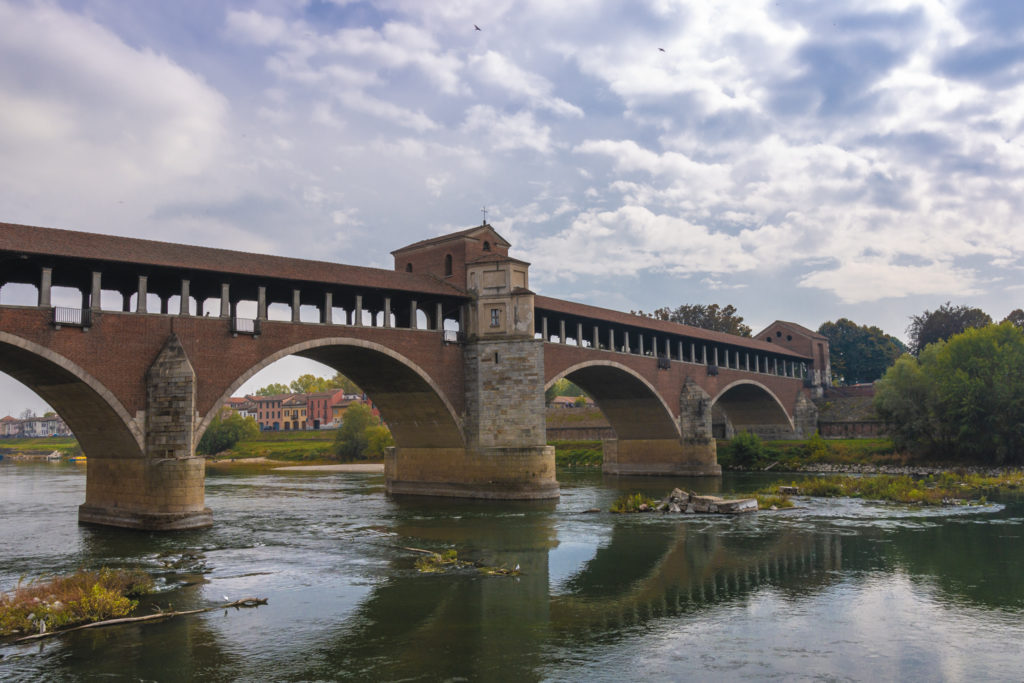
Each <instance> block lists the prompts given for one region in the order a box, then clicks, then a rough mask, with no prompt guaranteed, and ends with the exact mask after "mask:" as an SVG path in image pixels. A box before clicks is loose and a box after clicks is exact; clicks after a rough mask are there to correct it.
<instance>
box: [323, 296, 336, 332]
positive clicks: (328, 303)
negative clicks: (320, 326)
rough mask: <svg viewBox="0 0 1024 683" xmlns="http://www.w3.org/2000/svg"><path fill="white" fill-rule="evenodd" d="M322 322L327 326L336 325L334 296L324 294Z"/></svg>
mask: <svg viewBox="0 0 1024 683" xmlns="http://www.w3.org/2000/svg"><path fill="white" fill-rule="evenodd" d="M320 322H322V323H324V324H326V325H333V324H334V294H333V293H332V292H324V307H323V309H322V310H321V311H320Z"/></svg>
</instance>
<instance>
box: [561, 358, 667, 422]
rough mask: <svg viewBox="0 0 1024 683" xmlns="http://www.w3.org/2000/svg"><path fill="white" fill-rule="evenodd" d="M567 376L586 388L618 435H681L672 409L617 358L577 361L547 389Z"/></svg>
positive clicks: (655, 391)
mask: <svg viewBox="0 0 1024 683" xmlns="http://www.w3.org/2000/svg"><path fill="white" fill-rule="evenodd" d="M563 378H565V379H568V380H569V381H570V382H572V383H573V384H576V385H578V386H579V387H580V388H582V389H583V390H584V391H586V392H587V393H588V394H589V395H590V397H591V398H593V399H594V402H595V403H596V404H597V407H598V408H600V409H601V412H602V413H604V416H605V418H607V420H608V422H609V423H610V424H611V426H612V429H614V430H615V435H616V436H617V437H618V438H619V439H623V440H634V439H678V438H679V425H678V423H677V422H676V420H675V418H674V417H673V413H672V410H671V409H670V408H669V406H668V405H667V404H666V403H665V400H664V399H663V398H662V397H661V395H660V394H659V393H658V390H657V389H655V388H654V386H653V385H651V383H650V382H648V381H647V380H646V379H644V378H643V377H642V376H641V375H639V374H638V373H637V372H636V371H634V370H632V369H630V368H629V367H627V366H625V365H622V364H620V363H616V362H615V361H606V360H593V361H586V362H583V363H578V364H576V365H573V366H571V367H569V368H567V369H566V370H564V371H562V372H561V373H559V374H558V375H555V376H554V377H552V378H551V381H549V382H548V383H547V384H546V385H545V386H544V389H545V390H547V389H549V388H550V387H551V386H552V385H553V384H554V383H555V382H557V381H558V380H560V379H563Z"/></svg>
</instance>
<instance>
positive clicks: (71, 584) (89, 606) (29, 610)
mask: <svg viewBox="0 0 1024 683" xmlns="http://www.w3.org/2000/svg"><path fill="white" fill-rule="evenodd" d="M152 590H153V580H152V579H151V578H150V577H149V575H148V574H146V573H145V572H143V571H142V570H138V569H133V570H125V569H107V568H103V569H99V570H96V571H87V570H79V571H77V572H75V573H74V574H72V575H70V576H57V577H52V578H49V579H46V580H37V581H32V582H31V583H29V584H28V585H24V586H23V585H20V583H19V585H18V587H17V588H15V589H14V590H13V591H10V592H8V593H3V594H0V636H11V635H18V634H28V633H38V632H40V631H42V630H43V629H45V630H47V631H53V630H57V629H61V628H67V627H70V626H75V625H78V624H88V623H92V622H96V621H103V620H105V619H114V618H117V617H124V616H127V615H129V614H131V612H132V610H134V609H135V607H136V606H137V605H138V601H137V600H133V599H132V598H134V597H138V596H140V595H145V594H146V593H149V592H152Z"/></svg>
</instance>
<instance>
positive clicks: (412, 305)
mask: <svg viewBox="0 0 1024 683" xmlns="http://www.w3.org/2000/svg"><path fill="white" fill-rule="evenodd" d="M418 310H419V307H418V306H417V305H416V300H415V299H413V300H412V301H410V302H409V329H410V330H416V329H419V328H418V326H417V325H416V312H417V311H418Z"/></svg>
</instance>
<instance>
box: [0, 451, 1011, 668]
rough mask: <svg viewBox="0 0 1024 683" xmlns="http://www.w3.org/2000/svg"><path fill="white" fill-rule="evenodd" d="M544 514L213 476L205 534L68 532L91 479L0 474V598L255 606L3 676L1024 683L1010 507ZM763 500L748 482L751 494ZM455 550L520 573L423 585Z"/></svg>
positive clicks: (59, 653)
mask: <svg viewBox="0 0 1024 683" xmlns="http://www.w3.org/2000/svg"><path fill="white" fill-rule="evenodd" d="M562 480H563V481H562V485H563V496H562V499H561V500H560V501H559V502H558V503H557V504H556V503H554V502H548V503H524V504H512V503H509V504H503V503H494V502H474V501H450V500H423V499H411V500H393V499H389V498H387V497H386V496H385V495H384V493H383V480H382V477H380V476H375V475H361V474H360V475H355V474H331V475H315V474H308V473H288V474H279V475H274V474H262V475H251V474H249V475H247V474H226V475H219V474H218V475H211V476H209V477H208V479H207V504H208V505H209V506H210V507H211V508H212V509H213V510H214V515H215V520H216V524H215V526H214V527H213V528H212V529H209V530H204V531H196V532H183V533H179V534H150V533H145V532H129V531H120V530H113V529H102V528H88V527H79V526H77V524H76V522H75V519H76V511H77V510H76V509H77V506H78V505H79V504H80V503H81V502H82V500H83V499H84V484H85V479H84V476H83V472H82V471H81V470H77V469H74V468H73V467H66V466H60V465H49V464H40V465H26V464H19V465H12V464H5V463H0V519H3V521H4V523H3V526H2V527H0V588H4V589H8V588H10V587H13V586H14V585H16V584H17V582H18V580H19V577H22V576H28V577H33V576H39V575H41V574H46V573H57V572H66V571H73V570H74V569H76V568H77V567H79V566H89V567H92V566H101V565H110V566H119V565H127V566H142V567H145V568H147V569H148V570H150V571H152V572H154V573H156V574H157V575H158V576H159V577H161V581H162V582H163V584H164V587H163V589H162V590H161V591H160V592H159V593H158V594H157V595H155V596H152V597H151V598H149V599H148V600H147V601H146V604H143V605H142V606H140V613H145V612H146V611H148V610H149V609H152V606H153V604H157V605H159V606H161V607H163V608H167V607H169V606H173V608H174V609H188V608H192V607H199V606H207V605H211V604H217V603H219V602H221V601H222V600H223V598H224V597H225V596H226V597H228V598H230V599H238V598H241V597H245V596H249V595H259V596H261V597H268V598H269V599H270V604H269V605H268V606H267V607H261V608H259V609H257V610H239V611H234V610H232V611H231V612H230V613H223V612H213V613H208V614H204V615H200V616H195V617H184V618H179V619H176V620H172V621H167V622H163V623H159V624H147V625H139V626H126V627H114V628H110V629H103V630H96V631H86V632H82V633H77V634H68V635H65V636H62V637H60V638H57V639H54V640H52V641H47V642H45V643H43V644H41V645H40V644H37V645H33V646H30V647H26V646H14V645H10V644H8V645H6V646H0V654H3V656H4V659H3V660H2V661H0V678H4V679H10V680H56V679H60V680H87V679H88V680H91V679H93V678H96V677H112V678H126V679H140V680H162V681H163V680H168V681H170V680H341V679H345V680H352V679H355V680H360V679H362V680H460V679H462V680H524V681H529V680H565V681H570V680H573V681H574V680H581V679H587V678H589V679H593V680H620V679H624V678H633V679H637V678H639V679H652V680H665V679H684V678H689V677H695V676H700V677H702V678H710V679H712V680H740V679H764V678H778V679H785V680H802V679H826V680H877V679H883V680H896V679H911V680H972V681H975V680H1007V679H1017V678H1020V671H1021V670H1022V668H1024V667H1022V665H1024V656H1022V655H1021V654H1020V651H1019V650H1020V646H1019V643H1020V642H1021V637H1022V636H1024V632H1022V631H1024V629H1022V627H1021V623H1022V622H1021V613H1022V608H1024V579H1022V577H1021V572H1020V568H1021V566H1024V565H1022V560H1024V548H1022V546H1021V542H1020V539H1021V537H1022V536H1024V533H1022V531H1024V519H1022V512H1024V508H1022V506H1021V505H1020V504H1019V503H1018V502H1014V501H1005V502H1004V503H1003V504H1001V505H992V506H986V507H975V508H966V507H962V508H961V507H958V508H907V507H902V506H893V505H881V504H877V503H869V502H864V501H856V500H842V501H826V502H823V501H818V500H810V499H808V500H801V502H800V504H801V506H802V507H801V509H798V510H793V511H785V512H781V511H780V512H777V513H758V514H756V515H750V516H745V517H741V518H726V517H689V516H687V517H681V516H663V515H656V514H655V515H611V514H609V513H599V514H585V513H584V511H586V510H588V509H589V508H593V507H599V508H601V509H602V510H607V509H608V508H609V507H610V505H611V503H612V501H614V499H615V498H616V497H617V496H618V495H620V494H621V493H622V492H624V491H627V490H637V489H646V490H647V492H649V493H651V494H653V495H657V496H661V495H664V494H665V493H666V492H667V491H668V490H670V489H671V488H672V487H673V486H676V485H681V486H683V487H684V488H692V489H695V490H702V488H701V487H702V486H704V487H709V488H704V489H703V490H705V491H708V492H711V488H717V487H718V486H724V487H725V488H726V489H729V488H732V487H735V489H736V490H750V487H751V486H755V484H754V482H752V481H746V480H744V479H743V478H732V479H726V480H725V483H724V484H721V485H720V484H719V483H718V482H717V481H716V480H690V481H684V482H676V481H672V480H653V481H652V480H648V479H644V480H629V479H607V480H606V479H602V477H601V476H600V475H563V476H562ZM756 485H760V484H756ZM407 547H415V548H426V549H431V550H443V549H447V548H455V549H457V550H458V551H459V554H460V557H463V558H466V559H472V560H479V561H481V562H484V563H486V564H489V565H496V566H508V567H512V566H514V565H515V564H519V565H520V566H521V568H522V575H521V576H519V577H484V576H480V575H478V574H476V573H475V572H472V571H460V572H454V573H450V574H445V575H424V574H419V573H417V572H416V570H415V568H414V566H413V563H414V562H415V559H416V554H415V553H411V552H409V551H407V550H404V548H407Z"/></svg>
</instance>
